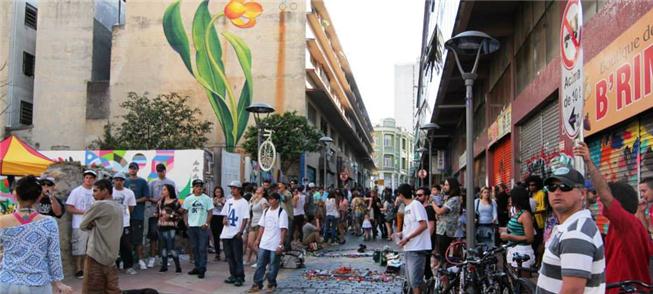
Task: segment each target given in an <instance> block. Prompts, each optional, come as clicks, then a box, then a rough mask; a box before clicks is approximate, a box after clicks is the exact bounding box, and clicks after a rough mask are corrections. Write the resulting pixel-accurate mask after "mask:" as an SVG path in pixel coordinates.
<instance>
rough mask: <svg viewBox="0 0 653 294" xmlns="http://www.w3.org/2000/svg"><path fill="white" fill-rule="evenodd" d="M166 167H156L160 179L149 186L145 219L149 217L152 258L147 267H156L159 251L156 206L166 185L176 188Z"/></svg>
mask: <svg viewBox="0 0 653 294" xmlns="http://www.w3.org/2000/svg"><path fill="white" fill-rule="evenodd" d="M166 172H167V169H166V166H165V164H163V163H159V164H157V165H156V174H157V176H158V178H157V179H156V180H154V181H152V182H150V184H149V190H150V195H149V198H148V199H147V202H146V203H145V217H147V227H148V229H147V239H149V240H150V258H149V259H148V260H147V267H149V268H152V267H154V263H155V262H156V259H157V257H158V256H157V254H158V251H159V231H158V226H157V223H158V222H159V219H158V218H157V217H156V216H155V215H154V214H155V213H156V205H157V203H159V200H161V190H162V189H163V186H165V185H172V186H173V187H175V189H176V186H175V182H174V181H172V180H170V179H168V178H167V177H166Z"/></svg>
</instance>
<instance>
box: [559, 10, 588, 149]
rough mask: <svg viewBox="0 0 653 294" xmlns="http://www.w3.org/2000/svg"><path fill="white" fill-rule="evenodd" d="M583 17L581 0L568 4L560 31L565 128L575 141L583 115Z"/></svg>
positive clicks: (563, 120)
mask: <svg viewBox="0 0 653 294" xmlns="http://www.w3.org/2000/svg"><path fill="white" fill-rule="evenodd" d="M582 14H583V9H582V8H581V4H580V0H569V1H567V6H566V7H565V11H564V13H563V14H562V24H561V28H560V65H561V69H562V72H561V81H560V82H561V85H560V90H561V91H560V92H561V97H562V125H563V126H564V127H563V129H564V130H565V133H566V134H567V136H569V137H570V138H572V139H573V138H576V136H578V134H579V133H580V129H581V124H580V123H581V121H582V120H581V119H580V118H581V114H582V113H583V46H582V45H581V39H582V31H583V30H582V24H583V15H582Z"/></svg>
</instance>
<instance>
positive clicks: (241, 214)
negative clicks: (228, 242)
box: [220, 197, 249, 239]
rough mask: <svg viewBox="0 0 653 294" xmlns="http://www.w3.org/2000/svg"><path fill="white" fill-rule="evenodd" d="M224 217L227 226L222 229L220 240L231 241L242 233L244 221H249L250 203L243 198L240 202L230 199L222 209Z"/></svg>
mask: <svg viewBox="0 0 653 294" xmlns="http://www.w3.org/2000/svg"><path fill="white" fill-rule="evenodd" d="M222 215H224V218H225V219H226V220H227V224H226V225H224V228H223V229H222V234H220V239H231V238H233V237H234V236H236V234H237V233H238V232H239V231H240V226H241V224H242V223H243V219H249V203H247V200H245V198H242V197H241V198H240V199H238V200H235V199H234V198H229V199H227V202H226V203H225V204H224V207H223V208H222Z"/></svg>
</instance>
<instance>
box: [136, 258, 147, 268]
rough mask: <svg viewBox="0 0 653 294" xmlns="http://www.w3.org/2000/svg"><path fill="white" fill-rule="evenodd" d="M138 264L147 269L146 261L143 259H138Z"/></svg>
mask: <svg viewBox="0 0 653 294" xmlns="http://www.w3.org/2000/svg"><path fill="white" fill-rule="evenodd" d="M138 265H139V266H140V267H141V270H146V269H147V265H145V261H143V260H142V259H141V260H139V261H138Z"/></svg>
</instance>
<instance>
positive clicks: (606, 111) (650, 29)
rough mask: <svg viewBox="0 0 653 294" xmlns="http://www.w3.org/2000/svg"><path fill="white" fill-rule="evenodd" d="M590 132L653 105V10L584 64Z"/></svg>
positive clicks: (587, 116) (586, 127)
mask: <svg viewBox="0 0 653 294" xmlns="http://www.w3.org/2000/svg"><path fill="white" fill-rule="evenodd" d="M585 77H586V84H587V87H586V89H587V91H586V93H585V110H586V112H585V119H584V121H585V129H586V134H587V135H591V134H594V133H596V132H598V131H601V130H603V129H605V128H608V127H611V126H614V125H616V124H618V123H619V122H622V121H624V120H626V119H628V118H630V117H633V116H635V115H637V114H639V113H642V112H644V111H646V110H648V109H650V108H651V107H653V99H652V98H653V10H652V11H649V12H648V13H647V14H645V15H644V16H642V17H641V18H640V19H639V20H638V21H637V22H636V23H634V24H633V25H632V26H631V27H630V28H628V29H627V30H626V31H624V32H623V34H621V36H619V37H617V38H616V39H615V40H614V41H613V42H612V43H610V44H609V45H608V46H607V47H605V49H603V51H601V52H599V53H598V54H597V55H596V57H594V58H593V59H592V60H591V61H589V62H588V63H586V64H585Z"/></svg>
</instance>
